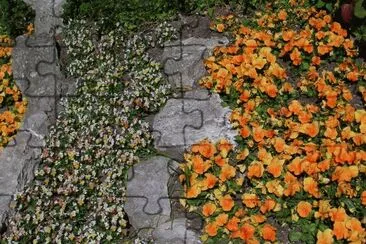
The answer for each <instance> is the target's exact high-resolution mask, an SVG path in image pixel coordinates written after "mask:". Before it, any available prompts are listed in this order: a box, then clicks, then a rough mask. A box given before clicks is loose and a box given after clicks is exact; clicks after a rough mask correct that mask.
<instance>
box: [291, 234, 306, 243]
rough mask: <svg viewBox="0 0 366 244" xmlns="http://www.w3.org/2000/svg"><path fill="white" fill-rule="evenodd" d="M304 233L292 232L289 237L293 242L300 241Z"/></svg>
mask: <svg viewBox="0 0 366 244" xmlns="http://www.w3.org/2000/svg"><path fill="white" fill-rule="evenodd" d="M302 235H303V234H302V233H301V232H290V234H289V236H288V238H289V240H290V241H291V242H293V241H300V240H301V237H302Z"/></svg>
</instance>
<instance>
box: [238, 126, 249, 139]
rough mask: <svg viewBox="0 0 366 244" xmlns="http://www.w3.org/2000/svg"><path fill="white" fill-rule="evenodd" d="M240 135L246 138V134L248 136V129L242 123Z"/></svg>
mask: <svg viewBox="0 0 366 244" xmlns="http://www.w3.org/2000/svg"><path fill="white" fill-rule="evenodd" d="M240 135H241V136H242V137H243V138H247V137H248V136H250V129H249V127H248V126H247V125H244V126H243V128H241V129H240Z"/></svg>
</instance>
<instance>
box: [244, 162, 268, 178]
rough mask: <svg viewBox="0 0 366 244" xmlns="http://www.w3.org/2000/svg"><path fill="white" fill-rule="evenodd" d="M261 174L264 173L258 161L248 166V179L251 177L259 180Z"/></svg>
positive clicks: (261, 164)
mask: <svg viewBox="0 0 366 244" xmlns="http://www.w3.org/2000/svg"><path fill="white" fill-rule="evenodd" d="M263 172H264V167H263V163H262V162H258V161H253V162H252V163H251V164H250V166H249V167H248V173H247V177H248V178H249V179H251V178H253V177H257V178H260V177H262V175H263Z"/></svg>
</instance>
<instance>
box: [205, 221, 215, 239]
mask: <svg viewBox="0 0 366 244" xmlns="http://www.w3.org/2000/svg"><path fill="white" fill-rule="evenodd" d="M217 230H218V226H217V224H216V223H215V222H213V223H208V224H207V225H206V226H205V232H206V233H207V234H208V235H209V236H211V237H213V236H216V235H217Z"/></svg>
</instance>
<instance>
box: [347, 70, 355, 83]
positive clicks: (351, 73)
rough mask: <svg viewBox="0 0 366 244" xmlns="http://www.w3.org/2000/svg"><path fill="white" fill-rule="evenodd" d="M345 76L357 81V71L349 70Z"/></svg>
mask: <svg viewBox="0 0 366 244" xmlns="http://www.w3.org/2000/svg"><path fill="white" fill-rule="evenodd" d="M346 77H347V79H348V80H350V81H357V80H358V73H357V72H354V71H351V72H348V73H347V75H346Z"/></svg>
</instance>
